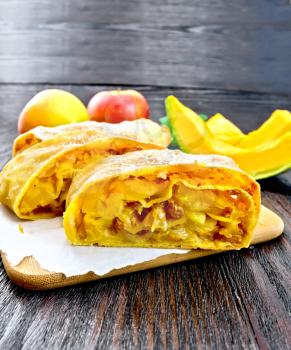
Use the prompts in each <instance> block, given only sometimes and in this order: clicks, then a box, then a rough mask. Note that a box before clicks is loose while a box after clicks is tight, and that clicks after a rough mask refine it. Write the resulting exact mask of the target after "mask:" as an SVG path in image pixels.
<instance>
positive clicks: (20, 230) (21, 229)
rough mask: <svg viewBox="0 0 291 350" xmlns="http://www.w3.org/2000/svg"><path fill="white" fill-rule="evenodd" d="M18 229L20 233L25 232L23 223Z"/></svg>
mask: <svg viewBox="0 0 291 350" xmlns="http://www.w3.org/2000/svg"><path fill="white" fill-rule="evenodd" d="M18 229H19V232H20V233H24V228H23V226H22V225H21V224H18Z"/></svg>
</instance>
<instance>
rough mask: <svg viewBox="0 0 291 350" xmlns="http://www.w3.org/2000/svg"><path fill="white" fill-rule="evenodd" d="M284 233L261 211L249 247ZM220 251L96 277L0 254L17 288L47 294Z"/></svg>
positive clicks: (200, 252) (163, 259)
mask: <svg viewBox="0 0 291 350" xmlns="http://www.w3.org/2000/svg"><path fill="white" fill-rule="evenodd" d="M283 229H284V224H283V221H282V219H281V218H280V217H279V216H278V215H277V214H275V213H274V212H272V211H271V210H269V209H267V208H266V207H262V210H261V214H260V218H259V222H258V224H257V226H256V228H255V231H254V236H253V240H252V244H257V243H262V242H266V241H269V240H272V239H274V238H276V237H278V236H280V235H281V233H282V232H283ZM222 252H223V251H216V252H213V251H208V250H207V251H205V250H192V251H191V252H189V253H185V254H169V255H164V256H162V257H159V258H157V259H154V260H150V261H147V262H143V263H140V264H137V265H133V266H128V267H124V268H122V269H117V270H113V271H111V272H109V273H107V274H106V275H103V276H97V275H96V274H94V273H93V272H89V273H86V274H85V275H80V276H73V277H68V278H67V277H66V276H65V275H64V274H62V273H56V272H52V271H47V270H43V269H42V268H41V267H40V266H39V264H38V262H37V261H36V260H35V259H34V258H33V257H26V258H24V259H23V260H22V261H21V262H20V263H19V264H18V265H17V266H12V265H10V263H9V261H8V260H7V257H6V255H5V254H3V253H1V257H2V260H3V264H4V268H5V270H6V272H7V275H8V276H9V278H10V279H11V281H13V282H14V283H16V284H17V285H19V286H21V287H23V288H26V289H32V290H46V289H53V288H60V287H66V286H70V285H74V284H78V283H84V282H88V281H94V280H98V279H101V278H107V277H113V276H118V275H123V274H126V273H130V272H136V271H141V270H146V269H151V268H154V267H159V266H164V265H169V264H174V263H177V262H181V261H186V260H192V259H198V258H202V257H204V256H208V255H213V254H218V253H222Z"/></svg>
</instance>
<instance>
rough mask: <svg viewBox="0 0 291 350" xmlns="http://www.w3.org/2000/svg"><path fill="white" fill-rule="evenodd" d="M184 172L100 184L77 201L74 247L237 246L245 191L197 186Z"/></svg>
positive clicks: (244, 222) (243, 231)
mask: <svg viewBox="0 0 291 350" xmlns="http://www.w3.org/2000/svg"><path fill="white" fill-rule="evenodd" d="M201 187H202V186H199V185H197V180H196V181H195V179H191V178H190V177H189V176H187V174H184V175H182V176H181V174H179V175H177V174H175V173H173V174H166V175H163V177H161V178H157V177H156V176H152V175H149V176H139V177H135V176H128V177H126V178H115V179H112V180H110V181H107V182H106V181H104V182H101V183H98V185H94V186H92V187H91V188H89V189H87V190H86V191H85V192H84V193H81V194H80V198H79V200H78V201H77V202H76V207H75V213H76V215H74V217H73V218H72V219H73V220H75V222H74V226H75V229H76V235H77V236H76V242H75V244H81V245H88V244H98V245H104V246H143V247H147V246H152V245H154V246H159V247H161V248H167V247H169V246H170V245H173V242H175V243H176V244H177V246H178V247H181V248H193V246H195V247H197V248H201V249H220V248H221V249H227V248H228V247H229V248H235V247H236V246H237V247H241V242H242V241H243V240H244V238H245V236H246V235H247V234H248V233H247V227H248V220H249V215H248V214H247V213H248V211H249V209H251V206H252V202H251V200H250V196H249V194H247V193H246V192H245V191H243V190H239V189H237V190H227V189H226V190H220V189H214V188H201Z"/></svg>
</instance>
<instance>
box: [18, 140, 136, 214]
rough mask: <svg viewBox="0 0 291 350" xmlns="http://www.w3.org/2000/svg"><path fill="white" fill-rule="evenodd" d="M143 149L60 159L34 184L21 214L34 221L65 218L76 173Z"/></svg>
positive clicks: (110, 150) (117, 149) (76, 153)
mask: <svg viewBox="0 0 291 350" xmlns="http://www.w3.org/2000/svg"><path fill="white" fill-rule="evenodd" d="M140 148H141V147H139V146H137V147H135V148H134V147H132V148H125V147H123V148H121V147H119V146H118V147H116V146H115V145H114V144H113V145H112V147H109V148H108V149H106V150H102V149H100V148H99V149H98V148H95V149H91V150H90V149H88V150H86V151H84V150H81V151H76V150H74V152H73V153H67V154H65V155H64V156H62V157H61V158H60V159H58V160H57V161H56V162H55V163H54V164H53V165H52V166H51V167H50V168H47V169H45V170H43V171H42V173H41V174H40V175H39V176H38V177H35V178H34V180H33V181H32V182H31V183H30V187H29V189H28V190H27V191H26V192H25V194H24V196H23V198H22V200H21V203H20V212H21V214H22V215H23V216H29V218H30V219H33V218H34V216H36V218H41V217H55V216H58V215H62V214H63V212H64V210H65V201H66V196H67V193H68V191H69V187H70V185H71V182H72V178H73V176H74V175H75V174H76V172H78V171H80V170H81V169H83V168H84V167H86V166H88V164H89V165H90V164H91V163H94V164H96V163H98V162H99V161H101V160H102V159H104V157H108V156H110V155H112V154H114V155H116V154H123V153H127V152H129V151H135V150H139V149H140Z"/></svg>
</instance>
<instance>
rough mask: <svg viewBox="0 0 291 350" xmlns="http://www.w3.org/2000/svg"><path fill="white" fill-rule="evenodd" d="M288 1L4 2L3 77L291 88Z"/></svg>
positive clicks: (0, 20)
mask: <svg viewBox="0 0 291 350" xmlns="http://www.w3.org/2000/svg"><path fill="white" fill-rule="evenodd" d="M290 23H291V6H290V5H289V3H288V0H285V1H283V0H281V1H268V0H260V1H251V0H248V1H240V2H236V3H231V4H230V3H229V1H227V0H216V1H211V2H205V1H200V0H195V1H189V0H183V1H179V2H175V1H166V0H163V1H160V2H158V3H157V2H156V1H154V0H150V1H139V2H136V1H133V0H127V1H113V2H112V1H94V0H88V1H78V0H73V1H68V0H62V1H57V2H55V3H54V5H53V6H52V4H51V1H49V0H43V1H35V0H27V1H25V2H21V1H16V0H9V1H8V0H6V1H5V0H4V1H1V3H0V28H1V32H0V82H14V83H30V82H37V83H47V82H52V81H53V82H56V83H59V84H61V83H81V84H96V83H97V84H104V83H106V84H133V85H135V84H141V85H159V86H180V87H204V88H218V89H221V88H223V89H242V90H254V91H264V92H266V91H267V92H280V93H284V92H288V93H291V80H290V57H291V40H290V36H291V24H290Z"/></svg>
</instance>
